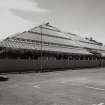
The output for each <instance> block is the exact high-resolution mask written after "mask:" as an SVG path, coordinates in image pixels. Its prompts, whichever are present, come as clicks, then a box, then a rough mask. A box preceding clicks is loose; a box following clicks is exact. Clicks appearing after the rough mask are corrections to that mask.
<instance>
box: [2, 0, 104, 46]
mask: <svg viewBox="0 0 105 105" xmlns="http://www.w3.org/2000/svg"><path fill="white" fill-rule="evenodd" d="M48 21H49V22H50V23H51V24H52V25H54V26H56V27H58V28H59V29H61V30H63V31H67V32H71V33H75V34H78V35H80V36H82V37H93V39H95V40H97V41H99V42H103V43H104V44H105V39H104V36H105V35H104V33H105V0H0V39H4V38H5V37H7V36H9V35H12V34H14V33H17V32H22V31H25V30H28V29H30V28H32V27H35V26H36V25H39V24H43V23H45V22H48Z"/></svg>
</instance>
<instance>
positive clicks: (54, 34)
mask: <svg viewBox="0 0 105 105" xmlns="http://www.w3.org/2000/svg"><path fill="white" fill-rule="evenodd" d="M41 42H43V50H47V51H59V52H67V53H81V54H90V52H89V51H88V50H87V49H95V50H100V51H105V47H103V46H100V45H98V44H97V43H95V42H93V41H89V40H87V39H85V38H82V37H80V36H78V35H76V34H72V33H66V32H62V31H61V30H59V29H58V28H56V27H54V26H51V25H50V24H49V23H46V24H43V25H40V26H37V27H34V28H32V29H30V30H29V31H25V32H23V33H18V34H16V35H14V36H11V37H8V38H6V39H5V40H4V41H2V42H1V43H0V46H1V47H11V48H21V49H34V50H40V47H39V45H41ZM38 43H39V45H38Z"/></svg>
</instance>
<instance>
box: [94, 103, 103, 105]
mask: <svg viewBox="0 0 105 105" xmlns="http://www.w3.org/2000/svg"><path fill="white" fill-rule="evenodd" d="M92 105H104V103H99V104H92Z"/></svg>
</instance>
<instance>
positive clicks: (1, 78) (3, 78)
mask: <svg viewBox="0 0 105 105" xmlns="http://www.w3.org/2000/svg"><path fill="white" fill-rule="evenodd" d="M1 81H8V78H7V77H4V76H0V82H1Z"/></svg>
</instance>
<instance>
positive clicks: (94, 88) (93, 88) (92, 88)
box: [86, 86, 105, 90]
mask: <svg viewBox="0 0 105 105" xmlns="http://www.w3.org/2000/svg"><path fill="white" fill-rule="evenodd" d="M86 88H91V89H95V90H105V89H102V88H96V87H92V86H86Z"/></svg>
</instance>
